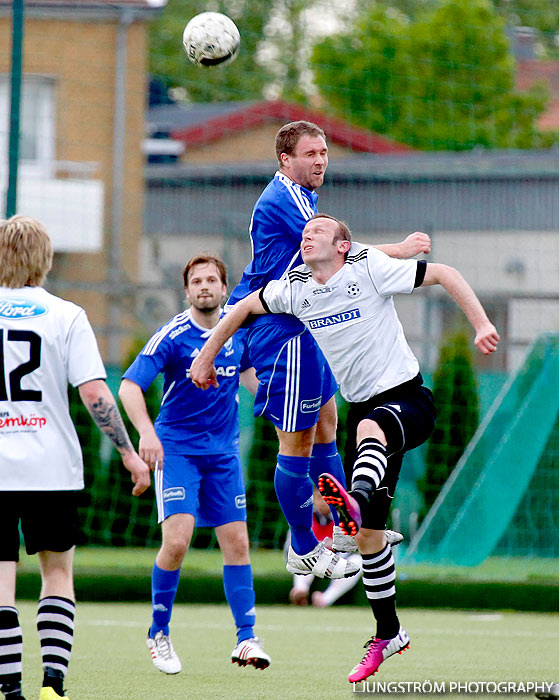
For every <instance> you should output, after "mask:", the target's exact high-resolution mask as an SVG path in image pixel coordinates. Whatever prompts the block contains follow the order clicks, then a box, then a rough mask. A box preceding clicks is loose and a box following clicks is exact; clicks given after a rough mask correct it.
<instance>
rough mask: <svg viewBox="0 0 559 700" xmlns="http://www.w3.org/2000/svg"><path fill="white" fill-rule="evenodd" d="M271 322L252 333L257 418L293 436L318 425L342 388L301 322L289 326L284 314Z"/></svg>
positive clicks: (255, 325) (250, 345)
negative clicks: (256, 387) (326, 406)
mask: <svg viewBox="0 0 559 700" xmlns="http://www.w3.org/2000/svg"><path fill="white" fill-rule="evenodd" d="M272 318H273V317H267V318H266V321H267V322H266V323H258V321H256V322H254V323H253V324H252V325H251V326H250V327H249V329H248V333H247V345H248V356H249V360H250V364H251V365H252V366H253V367H254V368H255V370H256V376H257V377H258V390H257V392H256V397H255V399H254V415H255V416H265V417H266V418H268V420H270V421H272V423H273V424H274V425H275V426H276V427H277V428H279V429H280V430H283V431H285V432H288V433H293V432H296V431H298V430H305V429H306V428H310V427H312V426H313V425H316V423H317V422H318V412H319V411H320V408H321V407H322V406H323V405H324V404H325V403H326V402H327V401H328V400H329V399H330V398H332V396H334V394H335V393H336V391H337V390H338V385H337V384H336V380H335V379H334V375H333V374H332V371H331V370H330V367H329V366H328V363H327V362H326V359H325V358H324V355H323V354H322V351H321V350H320V348H319V347H318V345H317V344H316V342H315V340H314V338H313V337H312V336H311V334H310V333H309V331H308V330H306V329H305V328H304V327H303V326H302V324H300V323H299V322H298V325H297V326H294V325H293V324H291V323H289V322H288V323H285V322H284V317H283V316H277V317H276V319H277V322H275V323H274V322H273V321H272ZM276 319H274V320H276ZM293 320H295V319H293Z"/></svg>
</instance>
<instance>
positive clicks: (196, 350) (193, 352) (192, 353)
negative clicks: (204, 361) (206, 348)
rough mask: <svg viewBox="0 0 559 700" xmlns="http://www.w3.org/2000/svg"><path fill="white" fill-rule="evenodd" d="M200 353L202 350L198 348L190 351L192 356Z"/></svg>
mask: <svg viewBox="0 0 559 700" xmlns="http://www.w3.org/2000/svg"><path fill="white" fill-rule="evenodd" d="M199 354H200V350H199V349H198V348H194V350H193V351H192V352H191V353H190V357H198V355H199Z"/></svg>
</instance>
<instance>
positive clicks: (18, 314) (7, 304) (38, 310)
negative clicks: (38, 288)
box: [0, 299, 48, 319]
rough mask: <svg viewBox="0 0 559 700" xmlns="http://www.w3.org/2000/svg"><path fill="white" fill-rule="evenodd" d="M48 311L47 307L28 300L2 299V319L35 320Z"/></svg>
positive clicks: (0, 303) (0, 315)
mask: <svg viewBox="0 0 559 700" xmlns="http://www.w3.org/2000/svg"><path fill="white" fill-rule="evenodd" d="M47 311H48V309H47V307H46V306H42V305H41V304H37V303H36V302H32V301H28V300H27V299H0V318H9V319H18V318H35V317H37V316H42V315H43V314H46V313H47Z"/></svg>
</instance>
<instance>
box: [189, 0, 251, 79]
mask: <svg viewBox="0 0 559 700" xmlns="http://www.w3.org/2000/svg"><path fill="white" fill-rule="evenodd" d="M182 43H183V46H184V50H185V51H186V55H187V56H188V58H189V59H190V60H191V61H192V63H195V64H196V65H198V66H204V67H205V68H211V67H212V66H219V65H223V64H224V63H230V62H231V61H233V60H234V59H235V57H236V56H237V53H238V52H239V46H240V43H241V35H240V34H239V30H238V29H237V26H236V25H235V23H234V22H233V21H232V20H230V19H229V17H227V16H226V15H222V14H221V13H220V12H201V13H200V14H199V15H196V16H195V17H193V18H192V19H191V20H190V22H189V23H188V24H187V25H186V27H185V28H184V32H183V35H182Z"/></svg>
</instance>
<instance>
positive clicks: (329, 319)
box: [307, 309, 361, 329]
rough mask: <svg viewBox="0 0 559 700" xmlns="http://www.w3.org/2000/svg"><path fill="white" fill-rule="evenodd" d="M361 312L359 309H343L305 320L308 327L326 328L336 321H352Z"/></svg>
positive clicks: (359, 315)
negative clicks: (335, 312)
mask: <svg viewBox="0 0 559 700" xmlns="http://www.w3.org/2000/svg"><path fill="white" fill-rule="evenodd" d="M360 317H361V313H360V312H359V309H350V310H349V311H343V312H342V313H341V314H332V316H323V317H322V318H313V319H312V320H311V321H307V323H308V324H309V328H311V329H314V328H326V327H327V326H334V325H336V323H345V322H346V321H353V319H354V318H360Z"/></svg>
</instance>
